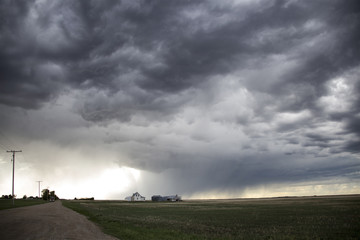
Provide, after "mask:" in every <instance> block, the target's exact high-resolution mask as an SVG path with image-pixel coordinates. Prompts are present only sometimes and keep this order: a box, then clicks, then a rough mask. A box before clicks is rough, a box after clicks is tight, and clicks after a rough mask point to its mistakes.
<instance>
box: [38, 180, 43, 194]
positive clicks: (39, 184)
mask: <svg viewBox="0 0 360 240" xmlns="http://www.w3.org/2000/svg"><path fill="white" fill-rule="evenodd" d="M37 182H38V183H39V198H40V183H41V182H42V181H37Z"/></svg>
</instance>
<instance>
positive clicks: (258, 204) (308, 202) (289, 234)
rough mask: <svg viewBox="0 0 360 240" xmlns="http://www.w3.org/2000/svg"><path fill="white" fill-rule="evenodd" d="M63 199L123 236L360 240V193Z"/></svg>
mask: <svg viewBox="0 0 360 240" xmlns="http://www.w3.org/2000/svg"><path fill="white" fill-rule="evenodd" d="M62 203H63V205H64V206H66V207H69V208H71V209H73V210H75V211H77V212H79V213H81V214H84V215H86V216H87V217H88V218H89V219H90V220H91V221H94V222H95V223H97V224H98V225H99V226H100V227H101V228H102V229H103V231H104V232H105V233H107V234H110V235H113V236H115V237H118V238H119V239H360V195H353V196H329V197H298V198H297V197H296V198H271V199H236V200H196V201H195V200H193V201H183V202H176V203H168V202H125V201H62Z"/></svg>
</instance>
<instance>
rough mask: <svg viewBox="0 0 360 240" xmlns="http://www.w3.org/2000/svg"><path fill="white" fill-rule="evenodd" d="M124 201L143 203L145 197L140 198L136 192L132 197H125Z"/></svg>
mask: <svg viewBox="0 0 360 240" xmlns="http://www.w3.org/2000/svg"><path fill="white" fill-rule="evenodd" d="M125 200H126V201H132V202H133V201H145V197H143V196H141V195H140V193H138V192H136V193H134V194H133V195H132V196H129V197H126V198H125Z"/></svg>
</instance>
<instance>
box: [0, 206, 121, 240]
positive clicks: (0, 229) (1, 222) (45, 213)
mask: <svg viewBox="0 0 360 240" xmlns="http://www.w3.org/2000/svg"><path fill="white" fill-rule="evenodd" d="M0 239H9V240H33V239H34V240H35V239H36V240H42V239H46V240H60V239H61V240H63V239H69V240H70V239H71V240H73V239H79V240H80V239H81V240H83V239H87V240H95V239H96V240H98V239H99V240H115V239H117V238H114V237H111V236H109V235H105V234H104V233H103V232H101V230H100V228H99V227H98V226H96V225H95V224H94V223H92V222H90V221H89V220H87V219H86V217H85V216H83V215H80V214H78V213H76V212H74V211H72V210H70V209H68V208H66V207H64V206H62V204H61V202H60V201H56V202H53V203H45V204H40V205H35V206H30V207H20V208H14V209H7V210H2V211H0Z"/></svg>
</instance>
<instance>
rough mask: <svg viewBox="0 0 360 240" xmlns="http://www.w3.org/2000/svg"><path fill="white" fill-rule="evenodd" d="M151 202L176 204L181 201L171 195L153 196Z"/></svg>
mask: <svg viewBox="0 0 360 240" xmlns="http://www.w3.org/2000/svg"><path fill="white" fill-rule="evenodd" d="M151 201H154V202H165V201H168V202H177V201H181V196H178V195H177V194H176V195H171V196H161V195H154V196H152V197H151Z"/></svg>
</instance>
